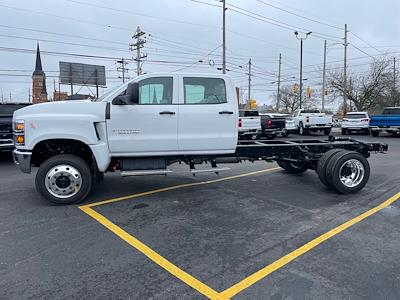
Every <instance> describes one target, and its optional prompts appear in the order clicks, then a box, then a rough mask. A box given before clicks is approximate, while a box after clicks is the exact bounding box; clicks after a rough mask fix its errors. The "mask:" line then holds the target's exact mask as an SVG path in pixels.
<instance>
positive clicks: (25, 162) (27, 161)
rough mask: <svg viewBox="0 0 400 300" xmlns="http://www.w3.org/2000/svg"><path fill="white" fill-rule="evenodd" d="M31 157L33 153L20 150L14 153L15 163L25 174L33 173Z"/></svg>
mask: <svg viewBox="0 0 400 300" xmlns="http://www.w3.org/2000/svg"><path fill="white" fill-rule="evenodd" d="M31 157H32V152H25V151H20V150H18V149H15V150H14V151H13V159H14V163H15V164H16V165H17V166H19V168H20V170H21V171H22V172H23V173H30V172H31Z"/></svg>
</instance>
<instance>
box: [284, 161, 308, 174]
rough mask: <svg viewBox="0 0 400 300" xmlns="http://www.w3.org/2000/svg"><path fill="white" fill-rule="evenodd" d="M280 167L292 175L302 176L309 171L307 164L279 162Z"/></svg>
mask: <svg viewBox="0 0 400 300" xmlns="http://www.w3.org/2000/svg"><path fill="white" fill-rule="evenodd" d="M277 163H278V166H280V167H281V168H282V169H284V170H285V171H286V172H288V173H291V174H301V173H304V172H305V171H307V169H308V168H307V165H306V164H305V163H294V162H288V161H277Z"/></svg>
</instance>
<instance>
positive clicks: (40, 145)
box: [13, 73, 388, 204]
mask: <svg viewBox="0 0 400 300" xmlns="http://www.w3.org/2000/svg"><path fill="white" fill-rule="evenodd" d="M238 111H239V110H238V103H237V97H236V89H235V87H234V84H233V82H232V80H231V79H230V77H229V76H226V75H219V74H176V73H172V74H170V73H153V74H146V75H141V76H138V77H136V78H134V79H132V80H131V81H129V82H127V83H125V84H123V85H121V86H119V87H116V88H114V89H111V90H110V91H109V92H107V93H106V94H104V95H103V96H102V97H100V98H98V99H96V100H93V101H91V100H83V101H57V102H48V103H42V104H36V105H32V106H29V107H25V108H22V109H19V110H17V111H16V112H15V113H14V118H13V128H14V140H15V145H16V149H15V150H14V151H13V157H14V161H15V163H16V164H17V165H19V167H20V169H21V171H22V172H25V173H30V172H31V169H32V167H38V171H37V173H36V179H35V186H36V190H37V191H38V192H39V193H40V194H41V195H42V196H43V197H44V198H45V199H47V200H48V201H49V202H51V203H55V204H71V203H78V202H81V201H83V200H84V199H85V198H86V196H87V195H88V194H89V192H90V191H91V190H92V188H93V186H94V184H95V183H97V182H100V181H101V180H102V177H103V174H104V173H105V172H120V175H121V176H139V175H166V174H168V173H170V172H172V171H171V170H170V169H169V168H168V166H169V165H171V164H173V163H176V162H183V163H185V164H187V165H188V166H189V172H190V173H192V174H197V173H203V172H214V173H220V172H222V171H224V170H226V168H220V167H218V165H217V164H221V163H238V162H242V161H246V160H249V161H256V160H265V161H276V162H277V163H278V164H279V166H281V167H282V168H283V169H284V170H286V171H287V172H288V173H297V174H300V173H303V172H305V171H306V170H307V169H313V170H317V172H318V176H319V178H320V180H321V182H322V183H323V184H324V185H326V186H328V187H329V188H331V189H333V190H336V191H338V192H340V193H354V192H357V191H359V190H360V189H362V188H363V187H364V186H365V184H366V183H367V181H368V178H369V164H368V161H367V157H369V155H370V153H369V152H379V151H386V150H387V148H388V147H387V145H385V144H381V143H370V144H367V143H361V142H357V141H354V140H339V139H335V138H333V137H332V139H331V140H329V141H321V140H303V141H301V140H299V141H287V142H286V141H262V140H255V141H238V117H239V114H238ZM333 150H335V151H333ZM204 165H205V166H206V167H205V168H204ZM208 166H209V167H208ZM198 167H200V169H199V168H198Z"/></svg>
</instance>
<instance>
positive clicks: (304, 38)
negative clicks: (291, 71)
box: [294, 31, 312, 108]
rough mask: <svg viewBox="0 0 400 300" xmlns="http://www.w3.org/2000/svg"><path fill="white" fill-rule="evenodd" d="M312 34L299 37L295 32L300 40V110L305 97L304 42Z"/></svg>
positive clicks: (308, 33)
mask: <svg viewBox="0 0 400 300" xmlns="http://www.w3.org/2000/svg"><path fill="white" fill-rule="evenodd" d="M311 33H312V32H311V31H310V32H307V33H306V34H305V36H304V37H299V32H298V31H295V32H294V35H295V36H296V38H297V39H298V40H300V84H299V87H300V94H299V98H300V99H299V100H300V108H301V104H302V96H303V41H304V40H306V39H307V38H308V36H309V35H310V34H311Z"/></svg>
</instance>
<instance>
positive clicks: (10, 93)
mask: <svg viewBox="0 0 400 300" xmlns="http://www.w3.org/2000/svg"><path fill="white" fill-rule="evenodd" d="M10 102H12V97H11V91H10Z"/></svg>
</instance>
